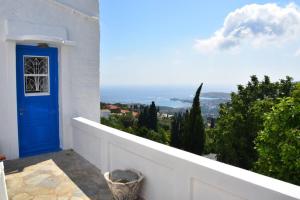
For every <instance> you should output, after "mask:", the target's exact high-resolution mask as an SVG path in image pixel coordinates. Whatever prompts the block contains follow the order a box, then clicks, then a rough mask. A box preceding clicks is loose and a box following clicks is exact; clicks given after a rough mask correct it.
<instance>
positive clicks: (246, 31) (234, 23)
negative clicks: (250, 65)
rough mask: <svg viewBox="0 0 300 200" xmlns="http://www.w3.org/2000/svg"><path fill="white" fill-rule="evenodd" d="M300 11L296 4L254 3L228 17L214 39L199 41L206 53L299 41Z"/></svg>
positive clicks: (212, 37)
mask: <svg viewBox="0 0 300 200" xmlns="http://www.w3.org/2000/svg"><path fill="white" fill-rule="evenodd" d="M299 33H300V9H299V8H298V7H297V5H296V4H293V3H291V4H288V5H287V6H285V7H280V6H278V5H277V4H263V5H259V4H250V5H246V6H244V7H242V8H240V9H237V10H235V11H233V12H231V13H229V14H228V15H227V17H226V18H225V21H224V24H223V26H222V27H221V28H220V29H219V30H217V31H216V32H215V33H214V34H213V35H212V36H211V37H210V38H207V39H198V40H196V43H195V48H196V49H197V50H199V51H200V52H202V53H207V52H212V51H215V50H228V49H232V48H235V47H239V46H240V45H241V43H242V42H243V41H244V42H249V43H250V44H252V45H253V46H259V45H263V44H269V43H274V42H285V41H289V40H293V39H299Z"/></svg>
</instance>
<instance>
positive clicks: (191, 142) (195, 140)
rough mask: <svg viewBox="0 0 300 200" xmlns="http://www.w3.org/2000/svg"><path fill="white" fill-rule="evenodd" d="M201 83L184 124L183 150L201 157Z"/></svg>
mask: <svg viewBox="0 0 300 200" xmlns="http://www.w3.org/2000/svg"><path fill="white" fill-rule="evenodd" d="M202 85H203V83H201V85H200V86H199V88H198V89H197V91H196V94H195V97H194V100H193V105H192V108H191V110H190V112H189V116H188V119H187V120H186V124H185V131H184V134H185V145H184V146H185V150H187V151H189V152H192V153H195V154H198V155H201V154H202V153H203V151H204V143H205V128H204V123H203V118H202V115H201V107H200V93H201V89H202Z"/></svg>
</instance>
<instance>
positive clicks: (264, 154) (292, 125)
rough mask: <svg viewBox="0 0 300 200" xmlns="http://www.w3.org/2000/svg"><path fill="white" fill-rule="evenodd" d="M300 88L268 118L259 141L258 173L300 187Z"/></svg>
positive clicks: (256, 140) (255, 168)
mask: <svg viewBox="0 0 300 200" xmlns="http://www.w3.org/2000/svg"><path fill="white" fill-rule="evenodd" d="M299 94H300V84H298V85H297V87H296V89H295V90H294V92H293V95H292V97H285V98H281V99H280V102H279V103H278V104H276V105H275V106H274V107H273V108H272V111H271V112H269V113H267V114H266V115H265V116H264V120H265V121H264V128H263V129H262V131H260V132H259V134H258V137H257V138H256V139H255V147H256V149H257V152H258V160H257V162H256V163H255V167H254V170H255V171H257V172H259V173H262V174H265V175H267V176H272V177H274V178H278V179H281V180H284V181H288V182H291V183H294V184H298V185H300V95H299Z"/></svg>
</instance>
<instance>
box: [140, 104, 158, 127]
mask: <svg viewBox="0 0 300 200" xmlns="http://www.w3.org/2000/svg"><path fill="white" fill-rule="evenodd" d="M157 112H158V108H156V106H155V103H154V101H152V103H151V105H150V107H148V106H145V107H144V109H143V110H142V111H141V113H140V115H139V118H138V126H139V127H140V128H141V127H146V128H148V129H150V130H154V131H157Z"/></svg>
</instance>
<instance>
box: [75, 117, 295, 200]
mask: <svg viewBox="0 0 300 200" xmlns="http://www.w3.org/2000/svg"><path fill="white" fill-rule="evenodd" d="M73 126H74V132H73V134H74V136H73V137H74V150H75V151H76V152H78V153H79V154H80V155H82V156H83V157H84V158H86V159H87V160H88V161H90V162H91V163H93V164H94V165H96V166H97V167H98V168H99V169H101V170H102V173H104V172H106V171H110V170H114V169H125V168H134V169H137V170H139V171H141V172H142V173H143V174H144V175H145V177H146V179H145V182H144V187H143V197H144V198H146V199H148V200H166V199H172V200H199V199H205V200H216V199H217V200H228V199H232V200H240V199H248V200H258V199H263V200H289V199H293V200H296V199H300V187H298V186H296V185H292V184H289V183H285V182H282V181H279V180H276V179H272V178H269V177H266V176H262V175H259V174H256V173H253V172H250V171H247V170H243V169H240V168H237V167H233V166H230V165H226V164H223V163H220V162H217V161H214V160H209V159H207V158H204V157H201V156H197V155H195V154H191V153H188V152H185V151H181V150H178V149H175V148H172V147H169V146H166V145H162V144H159V143H156V142H153V141H150V140H147V139H143V138H140V137H137V136H134V135H131V134H128V133H125V132H122V131H119V130H116V129H113V128H110V127H107V126H104V125H101V124H99V123H96V122H92V121H90V120H87V119H84V118H81V117H80V118H75V119H74V120H73Z"/></svg>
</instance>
